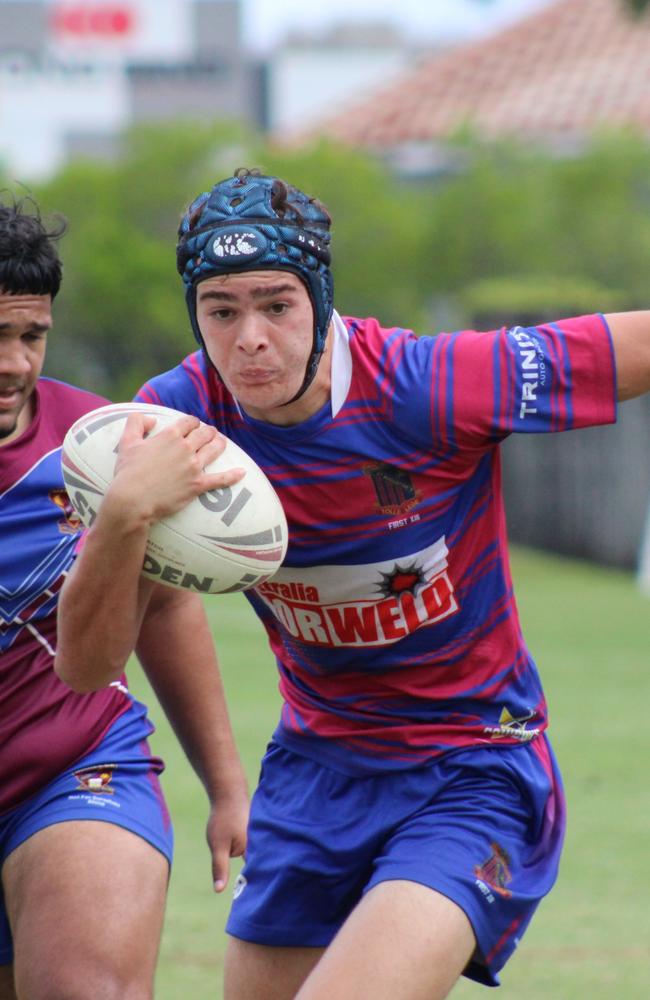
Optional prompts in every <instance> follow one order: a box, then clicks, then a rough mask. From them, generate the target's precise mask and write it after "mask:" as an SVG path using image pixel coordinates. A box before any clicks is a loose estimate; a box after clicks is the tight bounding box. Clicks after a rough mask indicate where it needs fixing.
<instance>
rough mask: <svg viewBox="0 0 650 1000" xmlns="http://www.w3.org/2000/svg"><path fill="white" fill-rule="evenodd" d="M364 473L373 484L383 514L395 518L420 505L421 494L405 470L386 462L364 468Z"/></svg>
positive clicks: (374, 463)
mask: <svg viewBox="0 0 650 1000" xmlns="http://www.w3.org/2000/svg"><path fill="white" fill-rule="evenodd" d="M363 472H364V475H366V476H368V477H369V478H370V481H371V482H372V485H373V488H374V491H375V496H376V497H377V507H378V509H379V510H380V511H381V513H382V514H391V515H392V516H393V517H396V516H398V515H404V514H408V512H409V511H410V510H413V508H414V507H415V506H417V504H418V503H419V501H420V498H421V494H420V493H419V492H417V491H416V490H415V487H414V486H413V483H412V482H411V477H410V476H409V474H408V472H406V470H405V469H398V468H397V467H396V466H394V465H388V464H387V463H386V462H373V463H372V464H371V465H366V466H364V469H363Z"/></svg>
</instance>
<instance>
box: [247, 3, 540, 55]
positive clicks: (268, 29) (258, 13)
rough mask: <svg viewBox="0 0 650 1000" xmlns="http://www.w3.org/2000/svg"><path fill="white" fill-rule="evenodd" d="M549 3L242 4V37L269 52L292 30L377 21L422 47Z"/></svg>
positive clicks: (483, 28) (477, 30) (485, 28)
mask: <svg viewBox="0 0 650 1000" xmlns="http://www.w3.org/2000/svg"><path fill="white" fill-rule="evenodd" d="M551 2H552V0H242V7H243V23H244V32H245V38H246V42H247V44H248V45H250V46H251V47H252V48H253V49H255V50H256V51H258V52H264V51H268V50H269V49H270V48H272V47H273V46H274V45H275V44H276V43H277V42H278V41H280V40H281V39H282V38H283V37H284V36H285V35H286V34H288V33H289V32H291V31H294V30H306V29H307V30H321V29H324V28H327V27H330V26H332V25H334V24H340V23H341V22H343V21H353V22H358V21H364V20H369V19H370V20H381V21H386V22H389V23H392V24H395V25H397V26H398V27H399V28H401V30H402V32H403V34H404V35H405V36H406V37H407V38H410V39H415V40H419V41H421V42H425V43H429V42H431V43H434V42H435V41H436V40H439V41H449V40H452V39H457V38H462V37H475V36H477V35H479V34H484V33H486V32H489V31H492V30H496V29H497V28H499V27H501V26H502V25H503V24H507V23H508V22H511V21H514V20H517V19H519V18H521V17H522V16H525V15H526V14H529V13H531V12H532V11H534V10H537V9H539V8H540V7H543V6H548V5H549V3H551Z"/></svg>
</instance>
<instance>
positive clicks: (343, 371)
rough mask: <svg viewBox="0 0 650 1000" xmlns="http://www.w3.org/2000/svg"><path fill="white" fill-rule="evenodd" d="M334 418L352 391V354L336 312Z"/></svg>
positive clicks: (333, 352) (333, 380)
mask: <svg viewBox="0 0 650 1000" xmlns="http://www.w3.org/2000/svg"><path fill="white" fill-rule="evenodd" d="M331 332H332V337H333V343H332V391H331V396H332V416H333V417H335V416H336V415H337V413H338V412H339V410H340V409H341V407H342V406H343V404H344V403H345V400H346V399H347V396H348V392H349V391H350V383H351V382H352V353H351V351H350V338H349V336H348V331H347V328H346V326H345V323H344V322H343V320H342V319H341V317H340V316H339V314H338V313H337V312H336V310H334V313H333V314H332V331H331Z"/></svg>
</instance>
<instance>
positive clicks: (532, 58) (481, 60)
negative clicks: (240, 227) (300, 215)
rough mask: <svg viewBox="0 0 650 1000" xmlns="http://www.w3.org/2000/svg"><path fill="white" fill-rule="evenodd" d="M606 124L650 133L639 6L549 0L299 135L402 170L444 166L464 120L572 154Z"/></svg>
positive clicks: (484, 130)
mask: <svg viewBox="0 0 650 1000" xmlns="http://www.w3.org/2000/svg"><path fill="white" fill-rule="evenodd" d="M350 96H352V95H350ZM608 126H615V127H621V126H630V127H633V128H636V129H640V130H642V131H643V132H645V133H647V134H648V135H650V10H647V11H646V12H645V13H642V14H636V15H635V14H634V13H633V12H632V10H631V7H630V4H628V3H625V0H555V2H550V3H549V4H548V6H544V7H543V8H542V9H541V10H539V11H537V12H536V13H533V14H531V15H529V16H527V17H523V18H522V19H521V20H520V21H518V22H517V23H515V24H514V25H513V26H511V27H508V28H505V29H502V30H500V31H498V32H496V33H493V34H491V35H489V36H487V37H485V38H482V39H480V40H479V41H474V42H472V43H470V44H463V45H459V46H456V47H455V48H454V49H452V50H450V51H448V52H446V53H444V54H442V55H434V56H432V57H431V58H428V59H426V60H423V61H422V62H421V63H420V64H419V65H418V66H416V67H415V68H414V69H413V70H412V71H410V72H406V73H403V74H401V76H400V77H399V78H396V79H393V80H391V81H390V82H389V83H388V84H386V85H385V86H381V87H377V88H375V90H374V91H373V92H372V93H371V94H369V95H367V96H366V97H362V98H361V99H359V100H355V101H350V102H349V103H348V106H347V107H346V108H345V110H343V111H338V110H336V109H334V111H333V113H331V114H328V115H327V116H323V117H322V118H321V120H320V121H319V122H316V123H313V124H312V126H311V129H310V131H311V135H312V136H314V135H324V136H328V137H330V138H334V139H337V140H339V141H341V142H344V143H349V144H350V145H352V146H354V147H355V148H362V149H367V150H369V151H371V152H373V153H377V154H379V155H381V156H383V157H385V158H387V159H388V160H389V162H391V163H392V164H393V165H394V166H396V167H397V168H398V169H400V170H401V171H405V172H409V171H411V172H431V171H436V170H437V169H440V168H441V166H444V164H445V157H446V155H447V149H448V139H449V137H450V135H452V134H453V133H454V132H455V131H457V130H459V129H461V128H464V127H470V128H471V129H472V130H473V131H474V132H475V133H476V134H477V135H478V136H480V137H483V138H486V139H495V138H503V137H507V136H513V137H515V138H517V139H518V140H531V141H533V142H539V143H543V144H544V145H546V146H547V147H549V146H550V147H552V148H553V149H555V150H557V151H558V152H559V153H571V152H573V151H575V150H576V149H579V148H580V147H581V146H582V144H583V143H584V141H585V138H586V137H588V136H589V135H591V134H592V133H593V132H594V130H596V129H602V128H604V127H608ZM306 137H307V135H306V134H305V133H303V135H302V136H301V138H302V139H305V138H306Z"/></svg>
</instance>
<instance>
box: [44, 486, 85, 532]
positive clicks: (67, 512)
mask: <svg viewBox="0 0 650 1000" xmlns="http://www.w3.org/2000/svg"><path fill="white" fill-rule="evenodd" d="M48 495H49V498H50V500H51V501H52V503H53V504H56V506H57V507H58V508H59V510H60V511H61V512H62V514H63V520H62V521H59V523H58V528H59V531H60V532H61V533H62V534H63V535H76V534H77V533H78V532H79V531H81V529H82V527H83V525H82V523H81V519H80V517H79V515H78V514H77V512H76V510H75V509H74V507H73V506H72V504H71V503H70V499H69V497H68V494H67V492H66V491H65V490H63V489H55V490H50V492H49V494H48Z"/></svg>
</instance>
